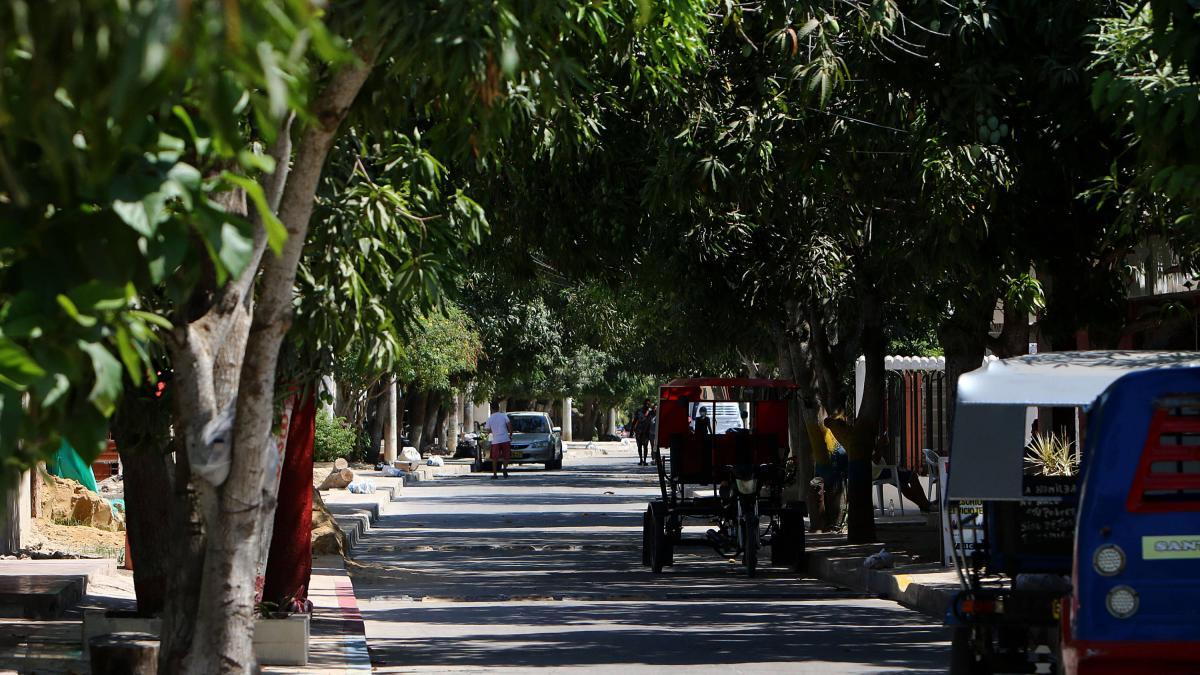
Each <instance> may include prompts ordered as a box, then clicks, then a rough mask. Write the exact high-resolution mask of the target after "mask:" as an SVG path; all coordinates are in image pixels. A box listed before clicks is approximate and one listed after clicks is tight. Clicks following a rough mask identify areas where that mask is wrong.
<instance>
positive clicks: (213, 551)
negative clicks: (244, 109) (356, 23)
mask: <svg viewBox="0 0 1200 675" xmlns="http://www.w3.org/2000/svg"><path fill="white" fill-rule="evenodd" d="M372 61H373V58H367V59H365V63H356V64H354V65H350V66H346V67H343V68H342V69H341V70H339V71H337V72H336V73H334V74H333V75H332V77H331V78H330V80H329V81H328V83H327V84H326V86H325V89H324V91H322V92H321V93H319V94H318V95H317V96H316V98H315V101H316V103H315V106H314V107H315V110H314V115H313V122H312V124H310V126H308V127H306V128H304V129H303V130H302V131H301V133H300V138H299V143H298V146H297V151H296V158H295V161H294V162H293V163H292V168H291V172H290V175H289V176H288V177H287V182H286V187H284V191H283V198H282V201H281V207H280V210H279V217H280V220H281V221H282V222H283V224H284V227H285V228H286V229H287V232H288V238H287V241H286V242H285V243H284V245H283V249H282V251H281V253H280V254H279V255H269V256H265V259H264V262H263V265H262V274H261V276H260V277H259V278H258V279H257V281H258V293H259V297H258V300H257V302H256V303H255V307H254V314H253V322H252V325H251V328H250V333H249V338H248V340H247V341H246V347H245V352H244V355H243V357H242V358H241V359H237V360H235V361H234V362H235V363H237V364H238V365H239V366H240V369H239V371H238V373H237V376H236V383H237V398H236V401H235V402H234V405H235V406H236V416H235V417H234V422H233V426H232V428H231V429H230V430H229V433H228V434H227V435H226V443H231V453H230V462H231V464H230V467H229V470H228V475H227V477H226V478H225V479H224V480H221V477H220V475H217V476H216V478H215V479H214V478H213V477H212V476H208V477H201V479H200V481H199V482H198V485H197V487H198V488H199V494H200V496H201V500H202V505H203V513H204V515H205V519H206V521H207V522H208V525H209V526H208V527H207V528H206V529H207V532H208V537H207V541H206V546H205V552H204V563H203V573H202V575H201V578H200V596H199V598H200V600H199V604H198V606H197V610H196V614H195V626H194V631H193V632H192V635H191V638H192V639H191V644H190V648H189V649H188V653H187V656H186V658H185V659H184V661H183V671H184V672H188V673H248V672H252V671H253V670H254V669H255V661H254V653H253V649H252V644H251V636H252V634H253V628H254V624H253V621H254V619H253V606H254V598H255V574H256V568H257V565H258V555H259V546H260V539H261V535H262V532H263V529H264V527H265V524H266V523H265V521H266V519H267V518H271V517H272V516H273V513H272V512H271V508H270V507H269V505H270V504H271V503H272V502H273V500H274V497H275V490H277V488H278V484H277V483H276V482H275V481H274V477H275V476H274V472H273V471H271V470H270V467H269V461H270V458H271V456H272V455H271V453H273V452H274V450H273V448H269V447H268V438H269V433H270V430H271V427H272V424H273V423H274V421H275V420H274V417H275V414H274V400H275V395H276V388H275V374H276V367H277V363H278V357H279V349H280V346H281V343H282V340H283V336H284V334H285V333H286V332H287V329H288V327H289V325H290V322H291V313H292V305H293V293H294V291H293V289H294V284H295V277H296V268H297V265H298V263H299V260H300V254H301V252H302V249H303V246H304V240H305V237H306V235H307V232H308V227H309V220H310V218H311V215H312V210H313V198H314V195H315V194H316V189H317V185H318V183H319V181H320V177H321V173H322V168H323V166H324V163H325V158H326V156H327V155H328V153H329V150H330V148H331V147H332V145H333V141H334V138H335V135H336V133H337V129H338V126H339V125H340V124H341V122H342V120H343V119H344V118H345V116H346V113H347V111H348V108H349V106H350V104H351V103H352V102H353V100H354V98H355V96H356V95H357V93H358V91H359V89H360V88H361V87H362V84H363V82H364V81H365V80H366V77H367V75H368V74H369V72H370V66H371V62H372ZM256 276H258V275H255V274H254V270H253V269H249V270H247V272H246V273H245V274H244V275H243V279H244V280H245V281H246V283H247V284H249V282H250V281H253V280H255V277H256ZM248 295H249V293H247V296H248ZM239 302H240V299H239ZM224 339H225V336H224V335H221V333H220V331H214V330H212V327H211V326H210V325H208V324H201V323H200V322H196V323H193V324H191V325H189V326H187V327H186V328H185V329H183V330H179V329H177V334H176V338H175V341H176V350H175V351H176V352H177V353H179V354H181V355H183V356H184V357H185V358H183V359H175V360H174V362H175V363H176V365H177V366H178V365H179V364H180V362H182V363H183V370H184V371H185V373H184V375H185V378H186V379H188V380H192V381H190V382H187V386H184V387H180V389H181V392H182V393H184V394H185V397H184V400H183V401H182V403H183V405H185V406H187V407H185V408H182V409H181V413H182V414H181V415H180V416H179V422H180V424H179V425H178V426H179V427H180V428H181V429H182V432H183V434H184V436H185V438H186V441H187V443H188V457H189V459H193V458H196V457H203V456H204V454H205V453H206V451H207V447H206V446H207V443H206V439H205V434H204V429H205V425H206V424H207V423H208V422H209V420H211V419H213V418H214V417H215V415H216V413H217V412H218V410H219V408H217V406H216V401H215V400H214V399H215V398H216V394H217V392H215V391H214V389H215V387H214V381H217V380H220V379H221V376H219V375H217V373H216V372H215V369H214V367H213V361H212V360H211V359H212V357H213V355H214V354H216V353H218V352H219V351H220V349H221V347H222V346H223V342H224ZM180 343H182V344H180Z"/></svg>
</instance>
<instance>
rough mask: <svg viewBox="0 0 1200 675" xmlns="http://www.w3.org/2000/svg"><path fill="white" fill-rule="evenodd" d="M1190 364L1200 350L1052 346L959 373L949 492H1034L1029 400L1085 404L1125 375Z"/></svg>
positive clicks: (1007, 495)
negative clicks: (1029, 472)
mask: <svg viewBox="0 0 1200 675" xmlns="http://www.w3.org/2000/svg"><path fill="white" fill-rule="evenodd" d="M1191 367H1200V353H1197V352H1135V351H1088V352H1050V353H1045V354H1030V355H1027V356H1020V357H1016V358H1011V359H1003V360H1000V361H992V362H990V363H988V364H987V365H985V366H983V367H982V368H979V369H977V370H973V371H971V372H969V373H966V374H964V375H963V376H962V377H960V378H959V380H958V404H957V407H956V408H955V413H954V439H953V447H952V449H951V453H950V457H951V465H950V477H949V478H948V480H947V486H946V488H947V495H948V497H949V498H950V499H955V500H963V499H998V500H1022V499H1029V498H1030V495H1029V494H1027V490H1025V485H1024V483H1025V482H1024V481H1023V469H1024V463H1025V460H1024V458H1025V452H1024V448H1025V433H1026V426H1025V424H1026V414H1027V409H1028V408H1030V407H1078V408H1083V409H1085V410H1086V409H1087V408H1089V407H1090V406H1091V405H1092V404H1093V403H1095V402H1096V400H1097V399H1098V398H1100V396H1101V394H1103V393H1104V392H1105V391H1106V390H1107V389H1108V388H1109V387H1110V386H1111V385H1112V384H1113V383H1114V382H1116V381H1117V380H1119V379H1120V378H1122V377H1124V376H1126V375H1129V374H1131V373H1136V372H1142V371H1148V370H1160V369H1173V368H1191ZM1197 372H1200V371H1197Z"/></svg>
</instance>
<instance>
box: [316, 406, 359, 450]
mask: <svg viewBox="0 0 1200 675" xmlns="http://www.w3.org/2000/svg"><path fill="white" fill-rule="evenodd" d="M366 445H367V444H366V440H365V439H364V438H363V437H362V434H361V433H360V432H359V431H358V430H357V429H355V428H353V427H351V426H350V425H349V424H348V423H347V422H346V419H345V418H344V417H330V415H329V413H327V412H325V411H324V410H321V411H319V412H318V413H317V432H316V437H315V439H314V440H313V461H315V462H332V461H334V460H335V459H337V458H339V457H343V458H345V459H346V461H350V462H354V461H359V460H361V459H362V456H363V453H364V450H365V448H366Z"/></svg>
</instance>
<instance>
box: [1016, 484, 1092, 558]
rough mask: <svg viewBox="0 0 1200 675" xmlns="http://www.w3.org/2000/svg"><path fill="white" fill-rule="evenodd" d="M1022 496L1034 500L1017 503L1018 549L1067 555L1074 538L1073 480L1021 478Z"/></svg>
mask: <svg viewBox="0 0 1200 675" xmlns="http://www.w3.org/2000/svg"><path fill="white" fill-rule="evenodd" d="M1024 479H1025V480H1024V482H1023V485H1022V487H1023V491H1024V494H1025V495H1026V496H1028V497H1033V498H1035V499H1031V500H1025V501H1022V502H1021V503H1020V519H1019V521H1018V523H1019V533H1018V536H1019V537H1020V542H1021V546H1022V548H1025V547H1029V548H1030V549H1035V548H1036V549H1039V550H1037V551H1034V550H1030V552H1031V553H1033V552H1037V553H1045V554H1068V555H1069V554H1070V552H1071V547H1072V544H1073V540H1074V536H1075V505H1076V499H1075V494H1076V492H1077V490H1078V485H1077V483H1076V479H1075V477H1074V476H1025V477H1024Z"/></svg>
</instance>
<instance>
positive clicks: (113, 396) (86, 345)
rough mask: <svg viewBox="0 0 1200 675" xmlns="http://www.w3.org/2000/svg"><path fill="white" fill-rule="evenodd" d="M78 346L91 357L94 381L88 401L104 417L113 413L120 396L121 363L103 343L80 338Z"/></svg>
mask: <svg viewBox="0 0 1200 675" xmlns="http://www.w3.org/2000/svg"><path fill="white" fill-rule="evenodd" d="M78 344H79V348H80V349H82V350H83V351H84V352H86V353H87V355H88V356H89V357H91V359H92V370H93V371H94V373H95V375H96V383H95V384H94V385H92V391H91V393H89V394H88V401H90V402H91V404H92V405H93V406H94V407H95V408H96V410H97V411H99V413H100V414H101V415H103V416H105V417H109V416H111V415H112V414H113V411H114V410H116V408H117V400H118V399H119V398H120V397H121V364H120V362H118V361H117V359H116V358H115V357H113V355H112V354H111V353H109V351H108V350H107V349H105V348H104V345H102V344H99V343H96V342H88V341H86V340H80V341H79V342H78Z"/></svg>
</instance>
